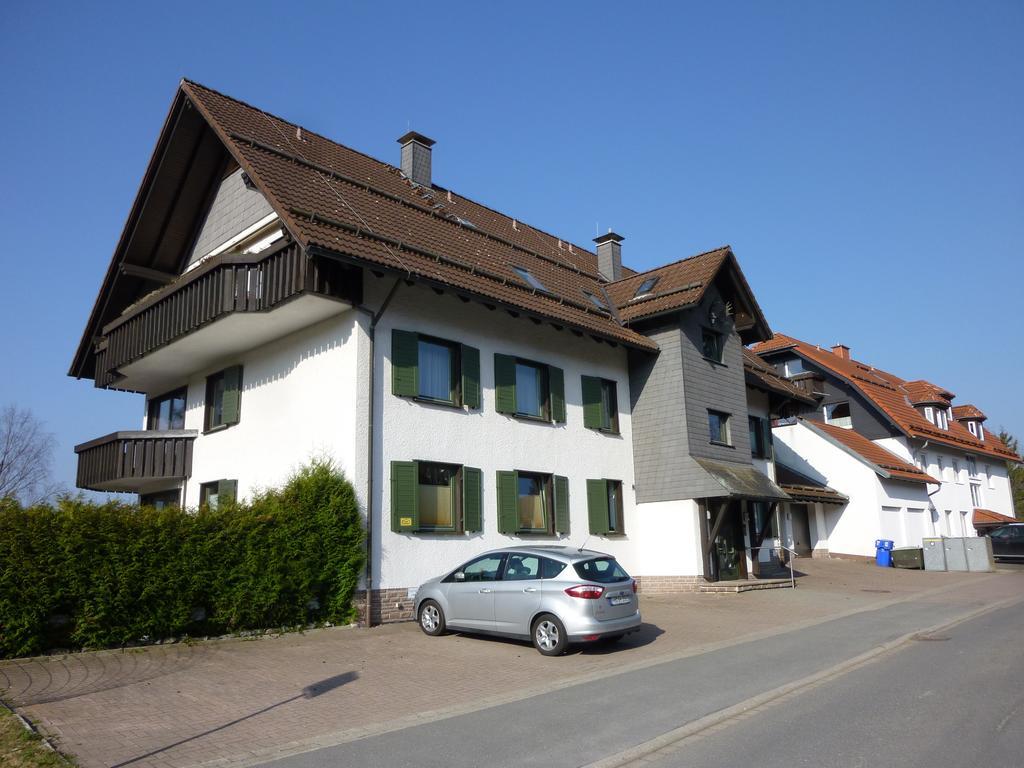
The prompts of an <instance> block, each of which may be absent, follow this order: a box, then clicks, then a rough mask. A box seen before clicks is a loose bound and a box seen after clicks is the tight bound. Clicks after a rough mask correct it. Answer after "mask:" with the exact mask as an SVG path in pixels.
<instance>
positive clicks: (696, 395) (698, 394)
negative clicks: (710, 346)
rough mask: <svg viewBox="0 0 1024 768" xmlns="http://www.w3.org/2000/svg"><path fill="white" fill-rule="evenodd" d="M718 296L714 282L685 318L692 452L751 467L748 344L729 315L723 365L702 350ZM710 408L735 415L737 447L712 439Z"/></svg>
mask: <svg viewBox="0 0 1024 768" xmlns="http://www.w3.org/2000/svg"><path fill="white" fill-rule="evenodd" d="M716 299H721V297H720V295H719V293H718V291H717V289H716V288H715V287H714V286H711V287H710V288H708V290H707V293H706V294H705V297H704V301H703V302H702V303H701V306H700V307H697V308H695V309H693V310H690V311H689V312H685V313H683V315H682V320H681V327H682V332H683V333H682V338H683V344H682V347H681V349H682V361H683V382H684V383H683V388H684V389H685V391H686V426H687V429H688V432H689V439H688V444H689V447H690V453H691V454H692V455H693V456H700V457H701V458H708V459H714V460H716V461H726V462H733V463H740V464H746V465H748V466H749V465H750V433H749V431H748V427H747V386H746V378H745V377H744V374H743V342H742V341H740V337H739V334H738V333H736V331H735V330H734V329H733V326H732V319H731V318H726V319H725V320H724V327H723V328H721V330H722V331H723V332H726V337H725V352H724V355H723V357H722V360H723V364H721V365H720V364H718V363H714V362H711V361H710V360H708V359H706V358H705V357H704V354H703V351H702V349H703V345H702V343H701V331H702V329H703V328H706V327H711V326H710V325H709V323H708V319H707V318H708V308H709V307H710V306H711V304H712V303H713V302H714V301H715V300H716ZM723 303H724V300H723ZM721 324H722V323H720V325H721ZM708 409H713V410H716V411H724V412H725V413H728V414H729V415H730V419H729V421H730V425H731V432H732V447H728V446H723V445H714V444H712V443H711V440H710V432H709V429H708Z"/></svg>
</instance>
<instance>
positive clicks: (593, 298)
mask: <svg viewBox="0 0 1024 768" xmlns="http://www.w3.org/2000/svg"><path fill="white" fill-rule="evenodd" d="M583 295H584V296H586V297H587V298H588V299H590V303H591V304H593V305H594V306H595V307H597V308H598V309H599V310H601V311H602V312H607V311H608V305H607V304H605V303H604V302H603V301H601V299H600V298H598V296H597V295H596V294H593V293H590V292H589V291H584V292H583Z"/></svg>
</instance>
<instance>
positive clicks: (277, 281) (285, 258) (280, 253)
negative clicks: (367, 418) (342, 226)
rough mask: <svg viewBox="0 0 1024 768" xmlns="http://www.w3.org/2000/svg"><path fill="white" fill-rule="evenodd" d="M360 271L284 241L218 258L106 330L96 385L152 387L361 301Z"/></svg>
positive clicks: (97, 349) (155, 294)
mask: <svg viewBox="0 0 1024 768" xmlns="http://www.w3.org/2000/svg"><path fill="white" fill-rule="evenodd" d="M361 290H362V284H361V279H360V274H359V270H358V269H353V268H350V267H346V266H344V265H342V264H339V263H337V262H333V261H330V260H326V259H321V258H311V257H309V256H307V254H306V252H305V251H304V250H303V249H302V248H301V247H300V246H299V245H298V244H297V243H293V242H282V243H281V244H280V245H278V246H277V247H275V248H272V249H270V250H267V251H263V252H261V253H258V254H242V255H230V256H218V257H214V258H211V259H208V260H207V261H205V262H203V263H201V264H200V265H199V266H198V267H196V268H194V269H192V270H190V271H188V272H186V273H185V274H183V275H181V276H180V277H179V278H177V279H176V280H174V282H172V283H170V284H168V285H166V286H164V287H162V288H160V289H158V290H156V291H154V292H152V293H150V294H149V295H148V296H145V297H143V298H142V299H140V300H139V301H137V302H136V303H135V304H133V305H132V306H130V307H128V308H127V309H126V310H125V311H124V312H123V313H122V314H121V315H120V316H119V317H118V318H116V319H115V320H113V321H112V322H110V323H108V324H107V325H106V326H104V327H103V331H102V336H101V337H100V338H99V339H98V340H97V341H96V343H95V346H94V354H95V359H96V373H95V382H96V386H97V387H106V388H111V389H123V390H131V391H136V392H154V391H159V390H160V389H162V388H165V387H168V386H173V385H174V384H175V383H177V382H180V381H181V378H182V376H183V375H188V374H189V373H192V372H194V371H197V370H201V369H203V368H206V367H209V366H213V365H216V364H218V363H219V362H220V361H222V360H223V359H225V358H227V357H230V356H232V355H237V354H239V353H241V352H244V351H246V350H249V349H253V348H255V347H258V346H260V345H262V344H266V343H268V342H270V341H273V340H274V339H277V338H281V337H282V336H286V335H287V334H289V333H293V332H295V331H297V330H299V329H300V328H303V327H306V326H308V325H312V324H314V323H317V322H320V321H321V320H325V319H326V318H328V317H330V316H331V315H335V314H338V313H341V312H344V311H346V310H347V309H349V308H351V307H352V306H353V304H356V303H358V302H359V301H360V300H361Z"/></svg>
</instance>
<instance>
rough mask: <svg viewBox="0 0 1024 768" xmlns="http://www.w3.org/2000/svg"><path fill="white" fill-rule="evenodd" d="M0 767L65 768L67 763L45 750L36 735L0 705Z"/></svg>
mask: <svg viewBox="0 0 1024 768" xmlns="http://www.w3.org/2000/svg"><path fill="white" fill-rule="evenodd" d="M0 765H2V766H3V767H4V768H67V766H68V763H67V761H66V760H64V758H62V757H61V756H60V755H58V754H57V753H56V752H54V751H53V750H50V749H47V747H46V745H45V744H43V740H42V739H41V738H40V737H39V735H38V734H36V733H33V732H32V731H28V730H26V729H25V726H23V725H22V724H21V722H20V721H19V720H18V718H16V717H15V716H14V714H13V713H12V712H11V711H10V710H9V709H7V707H5V706H3V705H2V704H0Z"/></svg>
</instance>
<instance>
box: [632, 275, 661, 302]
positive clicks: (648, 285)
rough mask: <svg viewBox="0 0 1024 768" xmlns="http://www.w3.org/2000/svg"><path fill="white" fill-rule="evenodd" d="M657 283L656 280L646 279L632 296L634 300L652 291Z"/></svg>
mask: <svg viewBox="0 0 1024 768" xmlns="http://www.w3.org/2000/svg"><path fill="white" fill-rule="evenodd" d="M657 283H658V278H656V277H648V278H647V279H646V280H644V281H643V282H642V283H640V287H639V288H637V289H636V293H634V294H633V298H634V299H639V298H640V297H641V296H646V295H647V294H649V293H650V292H651V291H653V290H654V286H655V285H656V284H657Z"/></svg>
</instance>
